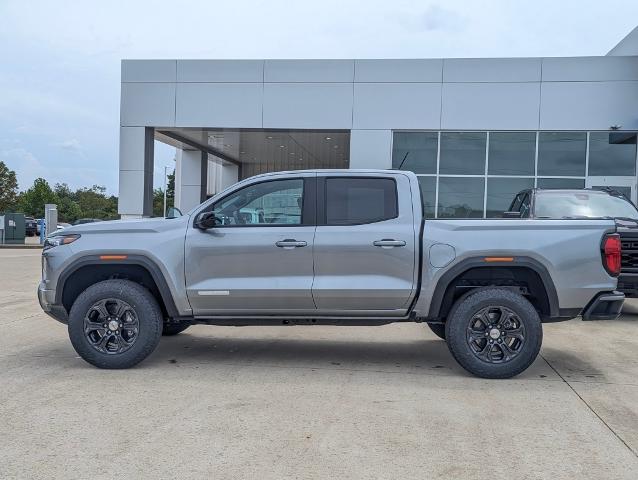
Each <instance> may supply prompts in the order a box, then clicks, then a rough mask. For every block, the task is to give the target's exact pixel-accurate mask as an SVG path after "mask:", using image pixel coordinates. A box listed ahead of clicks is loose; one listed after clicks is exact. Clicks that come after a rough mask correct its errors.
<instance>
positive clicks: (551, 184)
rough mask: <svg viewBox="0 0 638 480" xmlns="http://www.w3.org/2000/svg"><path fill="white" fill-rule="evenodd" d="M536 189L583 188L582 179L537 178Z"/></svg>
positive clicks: (583, 182)
mask: <svg viewBox="0 0 638 480" xmlns="http://www.w3.org/2000/svg"><path fill="white" fill-rule="evenodd" d="M537 186H538V188H585V179H584V178H539V179H538V184H537Z"/></svg>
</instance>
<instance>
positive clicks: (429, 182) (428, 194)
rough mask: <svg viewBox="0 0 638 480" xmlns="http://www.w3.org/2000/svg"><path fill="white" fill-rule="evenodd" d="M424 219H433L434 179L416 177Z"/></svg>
mask: <svg viewBox="0 0 638 480" xmlns="http://www.w3.org/2000/svg"><path fill="white" fill-rule="evenodd" d="M418 179H419V185H420V186H421V199H422V201H423V210H424V214H425V218H434V205H435V203H436V177H418Z"/></svg>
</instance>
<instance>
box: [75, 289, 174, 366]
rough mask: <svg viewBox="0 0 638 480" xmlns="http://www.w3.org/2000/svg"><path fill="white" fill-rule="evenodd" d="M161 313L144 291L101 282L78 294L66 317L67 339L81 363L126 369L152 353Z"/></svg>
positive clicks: (156, 341)
mask: <svg viewBox="0 0 638 480" xmlns="http://www.w3.org/2000/svg"><path fill="white" fill-rule="evenodd" d="M163 321H164V319H163V316H162V310H161V309H160V306H159V305H158V303H157V300H155V297H153V295H152V294H151V292H149V291H148V290H147V289H146V288H144V287H143V286H142V285H139V284H138V283H135V282H131V281H129V280H120V279H113V280H104V281H103V282H99V283H96V284H94V285H91V286H90V287H89V288H87V289H86V290H85V291H84V292H82V293H81V294H80V295H79V296H78V298H77V299H76V300H75V302H74V303H73V306H72V307H71V312H70V313H69V337H70V338H71V343H72V344H73V348H75V351H76V352H77V353H78V355H80V356H81V357H82V358H83V359H84V360H86V361H87V362H89V363H90V364H92V365H95V366H96V367H99V368H129V367H132V366H133V365H136V364H137V363H139V362H141V361H142V360H144V359H145V358H146V357H147V356H149V355H150V354H151V352H153V350H155V347H157V344H158V343H159V340H160V338H161V336H162V323H163Z"/></svg>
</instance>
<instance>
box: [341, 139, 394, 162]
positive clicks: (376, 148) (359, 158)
mask: <svg viewBox="0 0 638 480" xmlns="http://www.w3.org/2000/svg"><path fill="white" fill-rule="evenodd" d="M350 168H381V169H388V168H392V130H352V131H351V132H350Z"/></svg>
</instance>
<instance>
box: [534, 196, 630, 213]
mask: <svg viewBox="0 0 638 480" xmlns="http://www.w3.org/2000/svg"><path fill="white" fill-rule="evenodd" d="M534 213H535V215H534V216H535V217H536V218H600V217H612V218H631V219H638V210H636V207H634V206H633V205H632V204H631V203H630V202H628V201H627V200H626V199H624V198H623V197H614V196H612V195H606V194H600V193H589V192H542V193H541V192H539V193H538V194H537V195H536V202H535V206H534Z"/></svg>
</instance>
